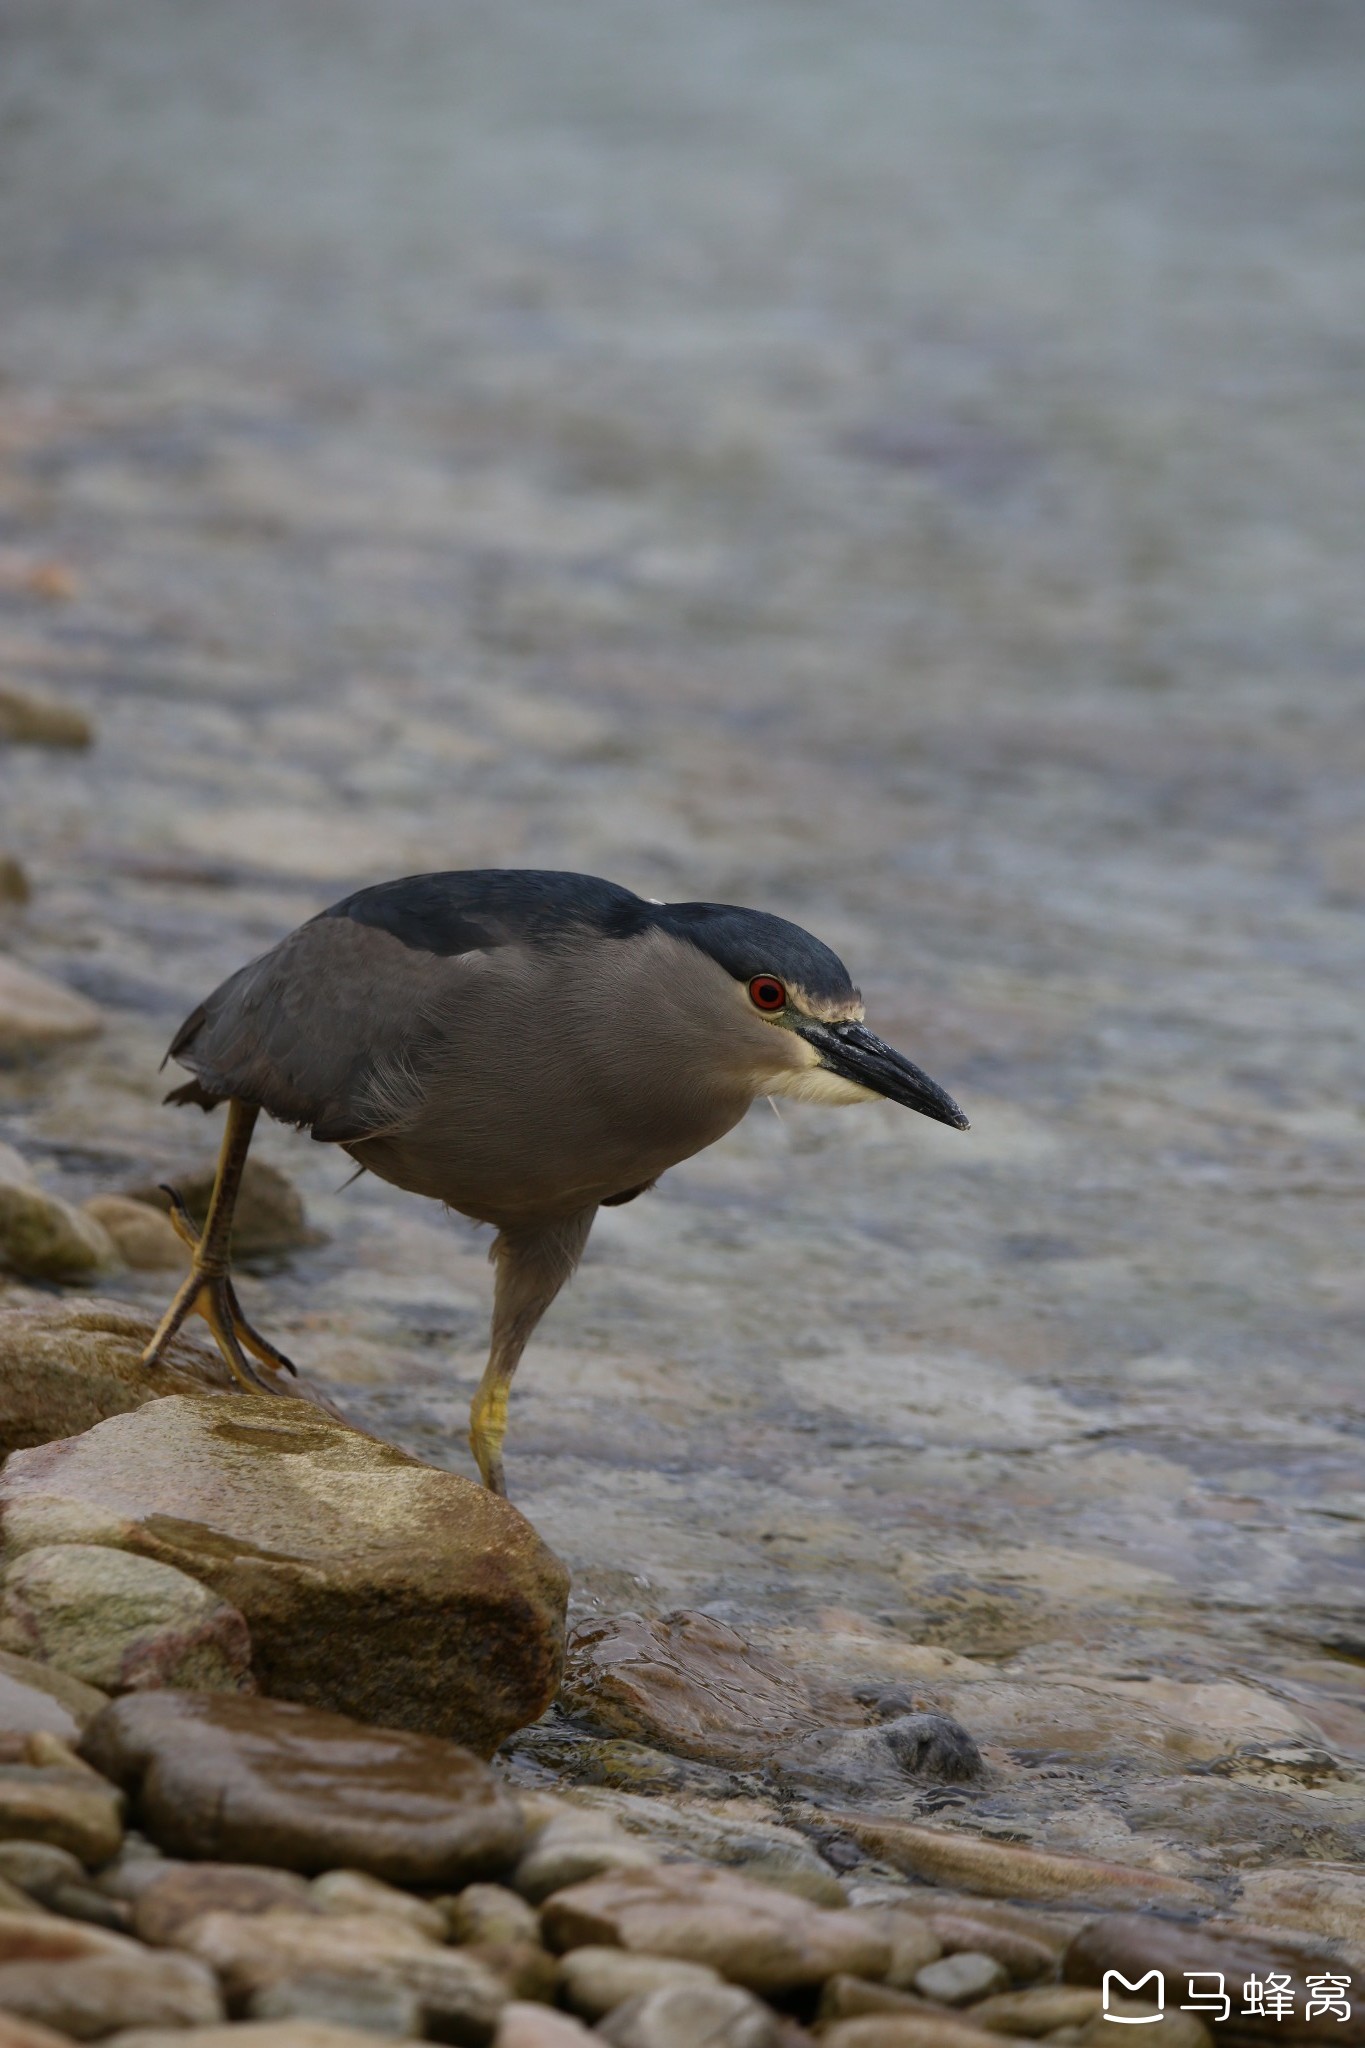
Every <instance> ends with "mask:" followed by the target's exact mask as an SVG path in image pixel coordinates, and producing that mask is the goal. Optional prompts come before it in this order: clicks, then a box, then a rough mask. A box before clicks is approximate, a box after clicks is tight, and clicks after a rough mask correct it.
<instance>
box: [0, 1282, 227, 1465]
mask: <svg viewBox="0 0 1365 2048" xmlns="http://www.w3.org/2000/svg"><path fill="white" fill-rule="evenodd" d="M155 1328H156V1325H155V1323H154V1322H150V1321H149V1320H148V1319H147V1318H146V1317H145V1316H142V1315H140V1314H138V1313H137V1312H136V1311H135V1310H130V1309H129V1308H127V1307H126V1306H125V1305H123V1304H122V1303H119V1302H114V1301H85V1300H74V1301H73V1300H65V1301H54V1300H53V1299H51V1298H50V1297H47V1296H39V1295H35V1294H23V1295H0V1450H3V1451H4V1452H6V1453H8V1452H9V1451H13V1450H21V1449H25V1448H27V1447H28V1446H30V1445H33V1444H45V1443H50V1442H52V1441H53V1439H54V1438H60V1437H69V1436H78V1435H80V1434H81V1432H82V1431H84V1430H87V1429H90V1428H92V1427H93V1425H94V1424H95V1423H97V1422H103V1421H105V1420H106V1418H107V1417H109V1416H110V1415H123V1414H127V1413H128V1412H129V1411H130V1410H132V1409H134V1408H139V1407H141V1406H142V1405H143V1404H144V1403H145V1402H148V1401H155V1400H160V1399H161V1397H162V1396H163V1395H165V1394H168V1393H176V1394H196V1393H206V1394H207V1393H223V1394H226V1393H232V1392H235V1391H236V1383H235V1381H234V1380H233V1378H232V1375H231V1374H230V1373H229V1371H228V1369H227V1367H226V1365H225V1364H224V1363H223V1361H222V1359H221V1357H220V1356H219V1354H218V1353H217V1352H216V1351H214V1350H211V1349H210V1348H209V1347H208V1346H207V1345H205V1344H202V1343H200V1342H199V1341H198V1340H197V1339H194V1338H187V1337H183V1336H182V1337H178V1338H176V1339H175V1341H174V1342H173V1343H172V1344H171V1346H170V1348H169V1350H168V1351H167V1354H166V1357H165V1359H164V1361H163V1362H162V1363H161V1364H160V1365H159V1366H158V1367H157V1369H156V1371H155V1373H149V1372H148V1370H147V1368H146V1367H145V1366H144V1365H143V1363H142V1353H143V1351H144V1350H145V1348H146V1346H147V1344H148V1343H149V1342H150V1341H151V1337H152V1332H153V1331H154V1329H155Z"/></svg>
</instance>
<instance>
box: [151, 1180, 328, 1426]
mask: <svg viewBox="0 0 1365 2048" xmlns="http://www.w3.org/2000/svg"><path fill="white" fill-rule="evenodd" d="M162 1193H163V1194H164V1195H166V1196H168V1197H169V1200H170V1204H171V1224H172V1227H173V1228H174V1230H175V1234H176V1236H177V1237H178V1238H179V1239H180V1241H181V1243H182V1244H186V1245H188V1246H189V1248H190V1250H191V1252H192V1253H193V1254H194V1263H193V1265H192V1267H191V1269H190V1272H189V1275H188V1277H187V1278H186V1279H185V1280H184V1281H182V1283H181V1285H180V1286H179V1287H178V1288H177V1289H176V1294H175V1299H174V1300H173V1301H172V1303H171V1305H170V1307H169V1308H168V1309H167V1311H166V1313H165V1315H164V1316H163V1317H162V1318H161V1321H160V1323H159V1324H158V1326H157V1331H156V1335H155V1336H154V1337H153V1338H152V1341H151V1343H150V1344H149V1345H148V1346H147V1349H146V1350H145V1351H144V1352H143V1354H142V1363H143V1364H144V1365H145V1366H154V1365H159V1364H160V1362H161V1359H162V1358H163V1357H164V1355H165V1351H166V1346H167V1345H168V1344H169V1343H170V1341H171V1339H172V1337H174V1336H175V1334H176V1332H177V1331H178V1330H179V1329H180V1328H181V1326H182V1324H184V1323H185V1322H187V1321H188V1319H189V1317H190V1316H192V1315H201V1316H202V1317H203V1318H204V1321H205V1322H206V1323H207V1324H208V1326H209V1328H210V1329H211V1330H212V1332H213V1334H214V1336H215V1338H216V1339H217V1341H218V1349H219V1350H220V1351H221V1352H222V1354H223V1357H224V1359H225V1360H226V1361H227V1366H228V1370H229V1371H230V1372H231V1374H232V1376H233V1378H234V1379H235V1380H236V1381H237V1383H238V1385H239V1386H241V1387H244V1388H245V1389H246V1391H247V1392H248V1393H252V1394H278V1393H280V1392H281V1391H282V1389H281V1388H280V1387H279V1385H278V1384H277V1380H276V1377H275V1376H276V1375H278V1374H280V1373H282V1372H287V1373H297V1367H296V1366H295V1365H294V1363H293V1361H292V1359H288V1358H286V1357H285V1355H284V1353H283V1352H282V1351H280V1350H277V1348H276V1347H275V1345H273V1344H272V1343H271V1342H270V1340H269V1339H268V1338H267V1337H263V1336H262V1335H261V1333H260V1331H259V1330H255V1329H253V1328H252V1326H251V1324H250V1323H249V1322H248V1321H247V1319H246V1317H245V1316H244V1315H243V1314H242V1308H241V1303H240V1302H239V1301H238V1299H237V1290H236V1288H235V1287H234V1286H233V1284H232V1281H231V1278H230V1277H229V1274H228V1271H227V1267H226V1266H225V1265H220V1264H218V1263H217V1262H215V1261H210V1260H206V1259H204V1258H203V1257H202V1254H201V1249H200V1242H199V1233H198V1231H197V1230H196V1229H195V1227H194V1219H193V1217H192V1216H191V1215H190V1212H189V1210H188V1209H187V1208H186V1207H185V1204H184V1202H183V1201H182V1200H181V1198H180V1196H179V1195H178V1194H177V1193H176V1191H175V1189H174V1188H168V1187H163V1189H162ZM248 1351H249V1352H251V1353H252V1354H253V1356H254V1357H256V1358H258V1359H259V1360H260V1361H261V1364H262V1365H267V1366H269V1367H270V1372H271V1375H272V1376H271V1377H266V1375H264V1374H262V1373H259V1372H258V1371H257V1370H256V1367H255V1366H254V1365H253V1364H252V1363H251V1360H250V1359H249V1358H248V1357H247V1355H246V1354H247V1352H248Z"/></svg>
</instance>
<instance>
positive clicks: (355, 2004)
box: [246, 1970, 422, 2038]
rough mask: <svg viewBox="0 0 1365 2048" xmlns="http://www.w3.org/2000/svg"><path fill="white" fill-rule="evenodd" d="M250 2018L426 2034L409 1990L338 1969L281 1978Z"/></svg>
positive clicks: (259, 1996) (252, 2004)
mask: <svg viewBox="0 0 1365 2048" xmlns="http://www.w3.org/2000/svg"><path fill="white" fill-rule="evenodd" d="M246 2016H247V2018H248V2019H252V2020H322V2021H324V2022H327V2023H330V2024H331V2025H333V2026H340V2027H354V2028H356V2029H357V2031H358V2032H360V2033H364V2034H393V2035H396V2036H398V2037H400V2038H406V2037H408V2036H409V2035H417V2034H420V2033H421V2031H422V2007H421V2002H420V2000H419V1999H418V1997H417V1994H416V1993H415V1992H413V1991H409V1990H408V1989H407V1987H406V1986H405V1985H402V1984H385V1983H381V1982H379V1981H378V1980H377V1979H375V1978H372V1977H370V1978H366V1977H350V1976H345V1975H343V1974H342V1973H341V1972H340V1971H333V1970H308V1971H301V1972H300V1973H299V1975H298V1976H296V1977H281V1978H280V1979H279V1980H278V1981H277V1982H276V1983H274V1984H267V1985H265V1986H264V1987H263V1988H262V1989H261V1990H259V1991H254V1992H253V1993H252V1994H251V1997H250V1998H249V2000H248V2001H247V2008H246Z"/></svg>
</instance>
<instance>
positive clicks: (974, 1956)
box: [915, 1948, 1010, 2005]
mask: <svg viewBox="0 0 1365 2048" xmlns="http://www.w3.org/2000/svg"><path fill="white" fill-rule="evenodd" d="M1009 1981H1010V1980H1009V1972H1008V1971H1007V1970H1006V1969H1004V1968H1003V1966H1002V1965H1001V1964H999V1963H997V1961H996V1960H995V1957H994V1956H988V1955H983V1954H982V1953H981V1951H980V1950H979V1949H971V1948H964V1949H961V1950H960V1951H959V1952H958V1954H957V1955H954V1956H944V1957H943V1958H942V1960H941V1961H939V1962H937V1963H926V1964H925V1966H924V1968H923V1969H922V1970H917V1971H916V1972H915V1989H916V1991H918V1992H919V1994H920V1996H921V1997H922V1998H933V1999H937V2001H938V2003H939V2004H940V2005H970V2004H971V2003H972V2002H973V2000H975V1999H978V1998H989V1997H990V1995H991V1993H992V1992H993V1991H1004V1990H1006V1989H1007V1988H1008V1985H1009Z"/></svg>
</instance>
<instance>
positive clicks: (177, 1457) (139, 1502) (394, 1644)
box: [0, 1395, 568, 1860]
mask: <svg viewBox="0 0 1365 2048" xmlns="http://www.w3.org/2000/svg"><path fill="white" fill-rule="evenodd" d="M0 1531H2V1532H3V1539H4V1546H5V1551H6V1554H7V1555H13V1554H14V1553H16V1552H18V1551H21V1550H28V1549H33V1548H36V1547H37V1546H38V1545H45V1544H53V1543H64V1542H65V1543H96V1544H105V1545H109V1546H111V1547H113V1548H116V1549H122V1550H130V1551H135V1552H137V1553H139V1554H140V1555H142V1556H145V1557H151V1558H154V1559H156V1560H157V1561H158V1562H159V1563H162V1564H167V1565H171V1566H173V1567H174V1568H175V1569H176V1570H178V1571H182V1572H186V1573H188V1575H189V1576H190V1577H191V1578H194V1579H197V1580H198V1581H199V1582H200V1583H201V1584H203V1585H206V1586H208V1587H210V1588H211V1589H212V1591H213V1592H215V1593H216V1594H217V1595H218V1596H219V1598H220V1599H223V1600H225V1601H227V1602H228V1603H229V1604H230V1605H231V1606H233V1607H234V1608H236V1609H237V1610H238V1612H239V1613H241V1614H242V1615H243V1616H244V1617H245V1619H246V1624H247V1627H248V1629H249V1631H250V1636H251V1643H252V1664H253V1669H254V1671H255V1673H256V1676H257V1679H258V1681H259V1683H260V1685H261V1688H262V1690H263V1691H265V1692H268V1693H270V1694H271V1695H273V1696H275V1697H277V1698H281V1699H290V1700H298V1701H302V1702H304V1703H307V1704H309V1705H315V1706H320V1707H328V1708H333V1709H336V1710H337V1711H339V1712H342V1713H348V1714H353V1715H355V1716H356V1718H357V1719H359V1720H363V1721H370V1722H377V1723H379V1724H381V1725H383V1726H387V1727H394V1728H415V1729H421V1730H426V1731H428V1732H430V1733H433V1734H440V1735H449V1736H453V1737H455V1738H456V1739H457V1740H459V1741H461V1742H464V1743H466V1744H467V1745H468V1746H469V1747H470V1748H471V1749H474V1750H476V1751H478V1752H479V1753H480V1754H482V1755H489V1754H491V1752H492V1751H493V1750H494V1749H496V1747H497V1746H498V1744H499V1743H500V1742H502V1741H503V1740H504V1739H505V1737H506V1736H508V1735H510V1734H511V1733H512V1732H513V1730H514V1729H517V1728H520V1727H523V1726H525V1725H526V1724H527V1723H528V1722H530V1721H534V1720H535V1719H537V1718H538V1716H539V1715H540V1714H542V1713H543V1712H544V1710H545V1708H546V1707H547V1706H548V1705H549V1704H550V1701H551V1700H552V1699H553V1698H554V1695H555V1691H556V1687H557V1684H558V1679H559V1671H560V1663H561V1658H562V1649H563V1629H564V1610H565V1605H566V1602H567V1598H568V1574H567V1572H566V1571H565V1569H564V1566H563V1565H562V1564H561V1563H560V1561H559V1560H558V1558H556V1557H555V1556H554V1554H553V1553H552V1552H551V1551H550V1550H549V1549H547V1547H546V1546H545V1544H544V1543H543V1542H542V1541H541V1539H540V1538H539V1536H537V1534H536V1532H535V1530H534V1529H533V1528H532V1527H531V1525H530V1524H529V1522H527V1521H526V1520H525V1519H524V1517H523V1516H521V1515H520V1514H519V1513H518V1512H517V1510H516V1509H515V1508H514V1507H513V1506H512V1505H511V1503H510V1502H508V1501H506V1500H503V1499H500V1498H499V1497H498V1496H496V1495H494V1494H491V1493H489V1492H487V1491H486V1490H485V1488H483V1487H481V1486H477V1485H475V1484H474V1483H473V1482H472V1481H470V1480H467V1479H462V1478H459V1477H457V1476H456V1475H454V1474H453V1473H449V1472H441V1471H437V1470H436V1469H434V1468H433V1467H432V1466H429V1465H422V1464H419V1463H418V1461H417V1460H416V1459H415V1458H410V1457H408V1456H407V1455H406V1454H405V1453H404V1452H402V1451H399V1450H396V1449H394V1448H393V1447H392V1446H390V1445H388V1444H382V1443H378V1442H376V1441H375V1440H374V1439H373V1438H371V1437H368V1436H364V1435H362V1434H361V1433H360V1432H359V1431H357V1430H354V1429H352V1428H350V1427H349V1426H348V1425H347V1424H346V1423H344V1422H342V1421H340V1420H339V1419H337V1418H336V1417H333V1416H331V1415H328V1414H326V1413H324V1412H322V1411H321V1410H320V1409H318V1408H315V1407H312V1406H309V1405H307V1404H305V1403H304V1402H302V1401H297V1400H285V1399H278V1398H271V1397H270V1396H266V1395H257V1396H248V1395H235V1396H229V1397H225V1398H223V1399H220V1400H212V1401H204V1400H196V1399H190V1398H186V1397H179V1396H171V1397H169V1398H167V1399H165V1400H159V1401H153V1402H151V1403H150V1404H149V1405H147V1406H146V1407H143V1408H139V1409H136V1410H135V1411H133V1412H131V1413H128V1414H123V1415H115V1416H113V1417H111V1418H110V1420H108V1421H107V1422H102V1423H100V1424H99V1425H98V1426H97V1427H95V1428H93V1429H88V1430H87V1431H86V1432H85V1434H84V1435H82V1436H79V1437H75V1438H71V1439H68V1440H67V1441H64V1442H60V1443H50V1444H43V1445H41V1446H38V1447H35V1448H33V1449H29V1450H25V1451H21V1452H18V1453H16V1454H15V1455H13V1456H12V1457H11V1458H10V1460H9V1463H8V1465H7V1466H6V1468H5V1471H4V1474H3V1477H0ZM334 1860H342V1859H334Z"/></svg>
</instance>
